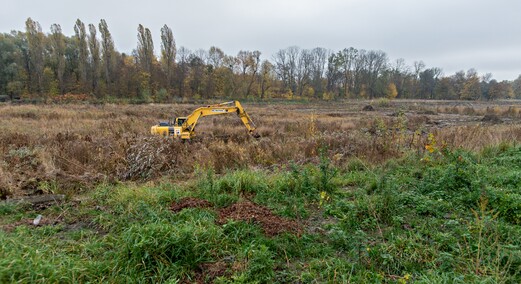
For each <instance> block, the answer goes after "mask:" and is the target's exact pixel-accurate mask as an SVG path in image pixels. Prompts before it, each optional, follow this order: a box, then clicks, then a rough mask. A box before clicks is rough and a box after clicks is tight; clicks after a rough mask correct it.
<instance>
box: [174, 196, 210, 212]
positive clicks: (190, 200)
mask: <svg viewBox="0 0 521 284" xmlns="http://www.w3.org/2000/svg"><path fill="white" fill-rule="evenodd" d="M211 206H212V203H210V202H208V201H206V200H204V199H199V198H195V197H185V198H183V199H181V200H179V201H178V202H174V203H172V205H170V210H172V211H173V212H179V211H181V210H183V209H185V208H207V207H211Z"/></svg>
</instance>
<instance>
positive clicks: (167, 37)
mask: <svg viewBox="0 0 521 284" xmlns="http://www.w3.org/2000/svg"><path fill="white" fill-rule="evenodd" d="M176 52H177V50H176V46H175V40H174V35H173V33H172V30H171V29H170V28H169V27H168V26H167V25H164V26H163V27H162V28H161V66H162V68H163V71H164V72H165V74H166V81H167V85H168V87H170V85H171V84H172V76H173V73H174V65H175V56H176Z"/></svg>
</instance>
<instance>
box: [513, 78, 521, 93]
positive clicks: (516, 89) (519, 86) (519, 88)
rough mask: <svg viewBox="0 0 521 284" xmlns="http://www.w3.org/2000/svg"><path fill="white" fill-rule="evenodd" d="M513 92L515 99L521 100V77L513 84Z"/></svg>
mask: <svg viewBox="0 0 521 284" xmlns="http://www.w3.org/2000/svg"><path fill="white" fill-rule="evenodd" d="M512 92H513V93H514V97H515V98H516V99H521V75H519V76H518V77H517V79H515V80H514V82H512Z"/></svg>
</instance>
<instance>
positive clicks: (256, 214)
mask: <svg viewBox="0 0 521 284" xmlns="http://www.w3.org/2000/svg"><path fill="white" fill-rule="evenodd" d="M229 219H232V220H237V221H246V222H254V223H257V224H260V225H261V227H262V230H263V231H264V233H265V234H266V235H267V236H275V235H277V234H280V233H282V232H293V233H297V234H298V233H300V227H299V225H298V224H297V223H296V222H295V221H292V220H287V219H284V218H282V217H279V216H276V215H274V214H273V213H272V212H271V211H270V210H269V209H268V208H266V207H264V206H261V205H257V204H255V203H253V202H250V201H245V202H239V203H235V204H233V205H232V206H230V207H227V208H224V209H222V210H221V211H220V212H219V220H218V223H219V224H224V223H226V222H227V220H229Z"/></svg>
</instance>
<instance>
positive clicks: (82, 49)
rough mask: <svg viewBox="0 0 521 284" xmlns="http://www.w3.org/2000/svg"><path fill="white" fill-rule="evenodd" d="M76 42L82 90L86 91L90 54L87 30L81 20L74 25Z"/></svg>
mask: <svg viewBox="0 0 521 284" xmlns="http://www.w3.org/2000/svg"><path fill="white" fill-rule="evenodd" d="M74 33H75V40H76V45H77V49H78V50H77V52H78V73H79V82H80V86H81V90H82V91H84V88H85V86H86V85H87V72H88V71H87V69H88V57H89V52H88V50H87V32H86V30H85V24H84V23H83V22H82V21H81V20H80V19H77V20H76V24H75V25H74Z"/></svg>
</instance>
